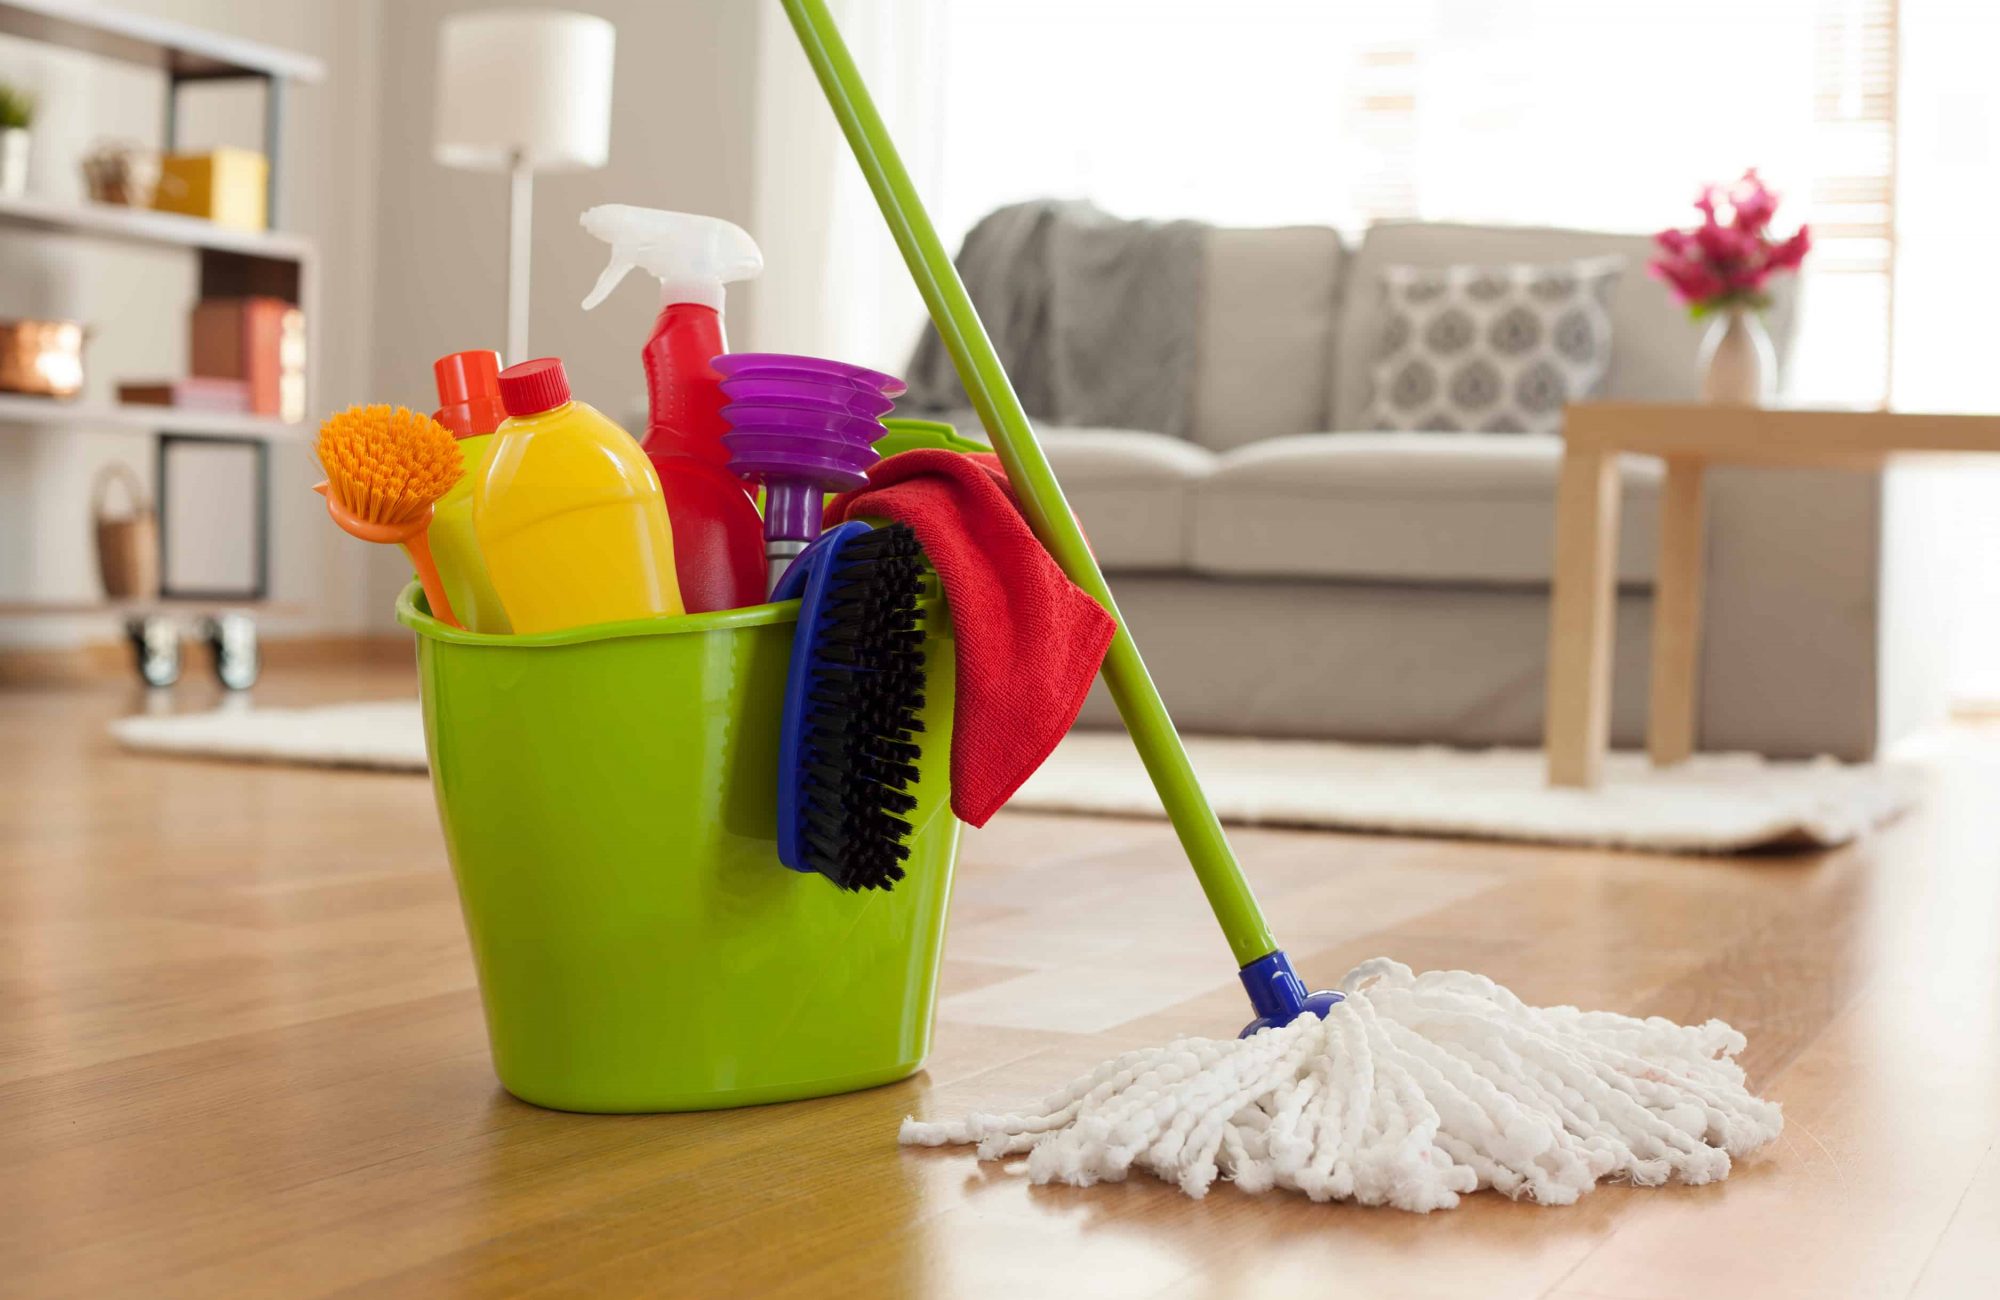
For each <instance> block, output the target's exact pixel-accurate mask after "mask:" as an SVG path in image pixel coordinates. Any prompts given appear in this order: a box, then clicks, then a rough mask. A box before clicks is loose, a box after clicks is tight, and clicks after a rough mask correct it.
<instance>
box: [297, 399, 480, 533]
mask: <svg viewBox="0 0 2000 1300" xmlns="http://www.w3.org/2000/svg"><path fill="white" fill-rule="evenodd" d="M313 451H314V452H315V453H316V454H317V455H318V456H319V463H320V467H321V468H322V469H324V470H325V471H326V481H327V491H329V492H331V493H332V494H333V498H334V500H336V501H338V502H339V503H340V504H341V505H342V506H344V507H346V508H347V509H348V510H349V511H351V512H352V513H353V514H354V516H355V517H356V518H357V519H359V520H361V521H362V522H363V523H370V524H407V523H411V522H413V521H414V520H415V519H416V518H417V517H418V516H419V515H421V514H423V512H424V511H425V510H428V509H429V508H430V507H431V506H432V505H433V504H435V503H436V501H437V499H438V498H439V497H441V496H443V495H444V494H445V493H446V492H449V491H450V490H451V485H452V484H454V483H456V482H458V480H459V478H460V477H461V476H462V475H464V473H465V457H464V455H463V453H461V452H460V451H459V449H458V439H457V438H454V437H453V436H452V434H451V430H449V429H447V428H445V427H444V426H443V425H442V424H439V423H438V422H437V421H436V420H433V419H431V418H430V417H429V416H428V415H419V414H418V413H417V412H415V411H412V410H410V409H408V408H407V407H402V406H350V407H348V408H347V409H346V410H344V411H342V412H340V413H339V414H338V415H331V416H328V417H327V420H326V423H325V424H322V425H320V426H319V440H318V441H317V442H315V443H314V444H313Z"/></svg>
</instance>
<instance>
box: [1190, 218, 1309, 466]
mask: <svg viewBox="0 0 2000 1300" xmlns="http://www.w3.org/2000/svg"><path fill="white" fill-rule="evenodd" d="M1346 260H1347V253H1346V250H1345V248H1344V247H1343V246H1342V244H1341V242H1340V236H1339V235H1338V234H1337V233H1335V232H1334V231H1332V230H1330V229H1328V228H1327V227H1325V226H1293V227H1285V228H1279V229H1271V230H1248V229H1245V230H1229V229H1220V228H1218V229H1212V230H1210V231H1209V232H1208V237H1207V241H1206V243H1205V244H1204V246H1203V266H1202V285H1201V309H1200V319H1199V321H1198V323H1197V327H1196V339H1197V343H1196V346H1197V349H1198V355H1199V360H1198V361H1197V362H1196V365H1195V375H1194V418H1193V420H1192V422H1191V425H1190V433H1191V435H1192V437H1193V439H1194V440H1195V441H1196V442H1199V443H1200V444H1202V445H1203V446H1204V447H1210V448H1213V449H1214V450H1216V451H1227V450H1229V449H1230V448H1231V447H1238V446H1241V445H1243V444H1244V443H1246V442H1255V441H1257V440H1258V439H1260V438H1276V437H1280V436H1282V435H1284V434H1288V433H1309V432H1311V431H1312V430H1314V429H1323V428H1325V427H1326V402H1327V382H1328V378H1329V377H1328V375H1327V365H1326V358H1327V350H1328V349H1329V348H1330V347H1332V345H1333V322H1334V312H1335V306H1336V303H1337V302H1338V299H1339V293H1340V282H1341V268H1342V266H1343V265H1344V264H1345V263H1346Z"/></svg>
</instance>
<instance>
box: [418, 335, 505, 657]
mask: <svg viewBox="0 0 2000 1300" xmlns="http://www.w3.org/2000/svg"><path fill="white" fill-rule="evenodd" d="M431 372H432V374H433V375H435V376H436V378H437V391H438V409H437V413H436V414H434V415H433V416H431V418H432V419H433V420H436V421H437V422H438V423H439V424H441V425H443V426H444V427H445V428H447V429H449V430H451V432H452V435H453V436H454V437H456V438H457V439H458V450H459V453H460V454H461V455H462V456H463V457H464V458H465V475H464V477H462V478H460V479H459V480H458V482H457V483H455V484H453V485H452V488H451V491H449V492H447V493H445V494H444V495H443V496H442V497H440V498H439V499H438V503H437V517H436V518H435V519H433V520H432V521H431V553H432V554H433V555H434V556H436V557H437V566H438V577H439V579H440V580H442V581H443V583H444V589H445V594H446V596H447V597H449V598H450V600H451V608H452V611H453V612H454V613H456V614H457V615H458V618H459V621H460V622H461V623H463V624H464V625H465V626H466V627H468V628H470V629H471V630H472V631H474V632H490V633H496V634H500V635H505V634H506V633H508V632H511V631H513V630H514V629H513V625H512V624H511V623H509V622H508V621H507V611H506V610H505V609H504V608H502V607H501V604H500V596H499V594H498V593H497V592H495V591H494V590H493V579H492V578H491V577H489V576H488V575H487V572H486V557H485V556H484V555H482V554H481V553H480V550H479V537H478V534H476V533H475V532H474V531H473V528H472V488H473V484H475V483H477V482H478V481H479V477H480V475H481V473H482V472H483V471H484V470H485V468H486V456H487V453H488V452H490V451H491V450H492V449H493V432H494V430H496V429H498V428H499V427H500V422H501V421H502V420H504V419H506V418H507V408H506V405H505V404H504V403H502V402H501V400H500V354H499V353H498V352H493V351H490V350H488V351H472V352H453V353H451V354H450V355H449V356H442V357H439V358H438V359H437V360H436V361H435V362H433V363H432V365H431Z"/></svg>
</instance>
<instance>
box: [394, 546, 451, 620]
mask: <svg viewBox="0 0 2000 1300" xmlns="http://www.w3.org/2000/svg"><path fill="white" fill-rule="evenodd" d="M403 553H404V554H405V555H407V556H409V557H410V564H411V565H412V566H413V567H415V569H416V571H417V581H418V582H420V583H422V584H423V586H424V599H425V600H426V601H427V602H429V604H430V607H431V613H433V614H435V615H436V616H437V617H438V618H440V619H442V620H444V621H445V622H446V623H449V624H450V625H451V626H453V627H455V628H458V629H460V630H463V629H464V627H465V624H463V623H461V622H459V621H458V615H456V614H454V613H452V612H451V599H450V597H448V596H446V595H445V594H444V580H443V579H442V578H440V577H438V570H437V561H435V560H433V559H431V530H430V529H429V527H425V528H422V529H420V530H418V531H417V532H414V533H412V534H410V537H409V540H407V541H405V542H404V543H403Z"/></svg>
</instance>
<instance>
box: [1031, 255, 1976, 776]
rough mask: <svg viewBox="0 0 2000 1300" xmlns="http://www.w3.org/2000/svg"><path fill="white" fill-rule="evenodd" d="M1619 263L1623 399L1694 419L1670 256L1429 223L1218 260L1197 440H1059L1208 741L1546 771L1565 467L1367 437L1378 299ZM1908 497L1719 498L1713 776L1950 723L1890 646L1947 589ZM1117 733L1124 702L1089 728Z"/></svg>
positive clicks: (1142, 636)
mask: <svg viewBox="0 0 2000 1300" xmlns="http://www.w3.org/2000/svg"><path fill="white" fill-rule="evenodd" d="M1607 252H1608V253H1621V254H1624V255H1625V256H1626V257H1627V258H1628V259H1629V262H1628V267H1627V270H1626V273H1625V274H1624V276H1623V278H1622V280H1621V283H1620V286H1619V289H1618V292H1617V296H1616V299H1615V301H1614V303H1613V307H1612V316H1613V322H1614V337H1613V345H1612V349H1613V356H1612V364H1611V370H1610V373H1609V376H1608V379H1607V381H1606V395H1607V396H1610V397H1616V398H1630V399H1687V398H1692V397H1693V396H1694V395H1695V392H1696V386H1697V376H1696V351H1697V348H1698V344H1699V330H1698V328H1697V327H1696V326H1695V325H1694V324H1692V323H1690V322H1689V321H1688V320H1687V319H1686V316H1685V314H1684V313H1683V312H1682V311H1681V310H1680V309H1679V308H1678V307H1676V306H1675V305H1674V304H1673V303H1672V302H1671V300H1670V299H1669V298H1668V296H1667V294H1666V293H1665V291H1664V290H1663V289H1662V288H1661V286H1659V285H1658V284H1656V283H1655V282H1654V281H1652V280H1651V279H1650V278H1648V277H1647V276H1646V274H1645V273H1644V261H1645V259H1646V257H1647V255H1648V253H1649V244H1648V241H1647V240H1645V239H1643V238H1639V237H1635V236H1630V235H1608V234H1596V233H1589V232H1582V231H1568V230H1549V229H1527V228H1514V227H1486V226H1466V225H1446V224H1438V223H1414V222H1413V223H1394V224H1384V225H1380V226H1376V227H1375V228H1373V229H1371V230H1370V231H1368V232H1367V234H1366V236H1365V237H1364V238H1363V239H1362V240H1361V241H1360V243H1359V246H1358V247H1356V248H1352V249H1350V248H1348V247H1347V246H1345V245H1344V243H1343V241H1342V240H1341V238H1340V237H1339V236H1338V235H1337V234H1336V233H1335V232H1333V231H1332V230H1328V229H1323V228H1289V229H1271V230H1225V229H1219V230H1214V231H1212V232H1210V234H1209V235H1208V244H1207V249H1206V265H1205V268H1204V280H1203V288H1202V306H1201V320H1200V338H1201V347H1200V359H1199V364H1198V370H1197V373H1196V375H1195V385H1194V394H1195V418H1194V426H1193V429H1192V436H1191V437H1190V438H1188V439H1185V440H1182V439H1174V438H1168V437H1165V436H1162V435H1158V434H1152V433H1144V432H1134V431H1130V430H1118V429H1068V428H1045V429H1044V430H1043V431H1042V432H1043V434H1044V445H1045V446H1046V448H1047V451H1048V455H1049V458H1050V460H1051V461H1052V462H1053V464H1054V465H1055V468H1056V470H1057V473H1058V475H1059V476H1060V478H1061V480H1062V482H1063V484H1064V486H1065V488H1066V490H1067V492H1068V494H1069V498H1070V501H1071V503H1072V505H1073V506H1074V507H1075V509H1076V512H1077V514H1078V516H1079V517H1080V518H1081V519H1082V521H1083V523H1084V527H1085V529H1086V531H1087V532H1088V533H1089V535H1090V538H1091V542H1092V545H1093V546H1094V547H1095V549H1096V551H1097V554H1098V556H1099V558H1100V559H1101V560H1102V562H1103V564H1104V567H1105V569H1106V570H1107V572H1108V573H1109V574H1110V577H1111V582H1112V586H1113V589H1114V591H1115V592H1116V595H1117V597H1118V600H1119V603H1120V605H1121V606H1122V608H1123V610H1124V613H1125V615H1126V617H1127V619H1128V620H1129V621H1130V623H1131V626H1132V628H1133V630H1134V632H1135V633H1136V634H1137V635H1138V637H1139V641H1140V644H1141V646H1142V647H1144V649H1145V652H1146V657H1147V661H1148V664H1149V665H1150V667H1151V669H1152V672H1153V675H1154V677H1155V678H1156V679H1157V681H1158V682H1159V684H1160V688H1161V690H1162V692H1163V693H1164V695H1165V697H1166V699H1167V702H1168V704H1169V705H1170V706H1171V707H1172V709H1173V711H1174V714H1175V716H1176V718H1177V719H1178V720H1179V721H1180V722H1181V724H1182V725H1183V726H1184V727H1186V728H1187V729H1189V730H1191V731H1211V732H1230V733H1243V734H1260V735H1273V736H1324V737H1335V738H1342V739H1353V740H1377V741H1405V742H1409V741H1424V742H1441V743H1447V744H1456V745H1491V744H1507V745H1534V744H1538V743H1539V742H1540V739H1541V720H1542V695H1543V663H1544V657H1545V652H1546V638H1547V634H1548V583H1549V573H1550V557H1551V551H1552V544H1553V537H1552V533H1553V502H1554V494H1555V483H1556V471H1557V465H1558V461H1559V457H1560V452H1561V443H1560V440H1559V439H1558V438H1557V437H1555V436H1553V435H1465V434H1422V433H1416V434H1413V433H1397V434H1379V433H1370V432H1368V431H1367V430H1366V429H1365V428H1363V427H1361V413H1362V411H1363V410H1364V409H1365V408H1366V402H1367V396H1368V395H1367V392H1366V388H1367V365H1368V358H1369V354H1370V349H1371V347H1372V346H1373V340H1374V339H1375V338H1376V336H1377V330H1378V328H1379V325H1378V320H1379V318H1378V314H1377V313H1378V310H1379V291H1378V287H1377V286H1378V285H1379V277H1380V275H1381V272H1382V268H1384V267H1386V266H1390V265H1395V264H1413V265H1434V266H1435V265H1453V264H1478V263H1495V262H1553V261H1562V260H1568V259H1572V258H1577V257H1585V256H1592V255H1596V254H1600V253H1607ZM1792 317H1793V308H1792V304H1791V303H1790V302H1788V301H1787V302H1780V303H1779V304H1778V305H1777V306H1776V308H1775V309H1774V311H1773V313H1772V317H1771V324H1772V326H1773V334H1774V337H1775V339H1776V341H1777V343H1778V345H1779V347H1780V349H1781V352H1782V350H1783V349H1784V348H1785V346H1786V344H1787V342H1788V340H1789V339H1790V337H1791V333H1792V330H1791V322H1792ZM1892 479H1893V471H1892V472H1891V473H1888V474H1876V473H1847V472H1837V471H1825V472H1821V471H1769V470H1729V471H1722V472H1717V473H1716V474H1715V475H1714V476H1713V477H1712V486H1711V493H1710V510H1709V522H1708V528H1709V545H1710V549H1709V557H1710V558H1709V568H1710V572H1709V577H1708V586H1707V608H1706V611H1705V616H1704V617H1705V624H1706V629H1707V640H1706V645H1705V648H1704V651H1703V656H1702V667H1701V682H1700V692H1701V706H1700V724H1699V741H1700V744H1701V745H1702V747H1703V748H1708V749H1751V750H1759V751H1763V752H1765V753H1769V754H1774V755H1786V756H1802V755H1812V754H1821V753H1826V754H1833V755H1838V756H1840V757H1844V758H1865V757H1868V756H1870V755H1872V754H1874V753H1875V752H1876V751H1877V750H1878V749H1879V748H1880V746H1881V745H1882V744H1884V743H1885V742H1886V741H1887V740H1889V739H1891V738H1893V736H1894V735H1896V734H1898V733H1899V732H1901V731H1903V730H1905V729H1907V728H1908V727H1909V726H1911V725H1914V724H1915V723H1916V722H1918V721H1920V720H1922V719H1923V718H1925V717H1927V716H1930V715H1931V714H1933V713H1935V712H1936V711H1937V710H1938V708H1939V707H1940V701H1939V694H1940V688H1939V685H1938V674H1937V672H1936V670H1935V665H1934V664H1932V663H1929V662H1927V658H1928V656H1927V655H1926V653H1925V638H1924V637H1923V636H1922V635H1921V634H1920V633H1912V634H1911V635H1908V636H1905V637H1903V638H1902V639H1901V640H1900V641H1899V640H1897V639H1896V638H1893V637H1891V636H1889V635H1888V630H1889V628H1890V626H1891V620H1889V619H1887V618H1885V609H1887V608H1888V607H1889V605H1890V604H1891V598H1892V594H1893V593H1892V592H1891V587H1892V585H1893V584H1895V583H1896V582H1897V573H1898V571H1910V570H1914V571H1916V572H1917V574H1918V575H1919V576H1920V575H1921V572H1922V568H1923V565H1922V560H1921V557H1920V556H1914V555H1909V554H1906V553H1905V552H1907V551H1908V550H1909V549H1910V548H1909V547H1908V546H1903V545H1899V544H1898V539H1897V537H1896V536H1895V524H1896V521H1897V519H1898V518H1899V517H1902V516H1906V515H1907V514H1908V513H1909V512H1908V511H1900V512H1899V511H1897V510H1894V509H1892V508H1891V504H1890V503H1891V499H1892V498H1893V497H1895V495H1896V492H1895V490H1894V489H1895V484H1894V482H1893V481H1892ZM1659 484H1660V467H1659V465H1658V463H1657V462H1649V461H1645V460H1640V459H1633V460H1631V461H1629V462H1628V463H1627V464H1626V465H1625V467H1624V494H1625V496H1624V501H1625V510H1624V535H1623V547H1622V551H1621V558H1620V580H1621V596H1620V602H1619V610H1618V650H1619V654H1618V659H1617V670H1616V680H1615V684H1614V688H1613V707H1612V730H1613V738H1614V743H1616V744H1620V745H1637V744H1640V743H1641V742H1642V740H1643V735H1644V721H1645V718H1644V710H1645V699H1646V681H1645V674H1646V644H1647V630H1648V622H1647V620H1648V616H1649V613H1650V604H1651V597H1650V587H1651V581H1652V570H1653V559H1654V557H1653V546H1654V529H1655V525H1656V519H1657V509H1656V505H1657V495H1658V491H1659ZM1892 560H1893V561H1895V562H1894V563H1892ZM1920 586H1921V583H1920V582H1913V583H1911V584H1909V590H1906V591H1904V592H1903V593H1902V594H1901V595H1900V596H1896V597H1895V603H1896V607H1897V609H1898V611H1899V612H1903V613H1909V614H1912V615H1914V614H1915V612H1916V606H1917V605H1919V604H1921V603H1922V601H1921V599H1919V598H1918V595H1917V593H1916V588H1918V587H1920ZM1899 621H1900V622H1901V623H1902V624H1909V620H1908V619H1902V620H1899ZM1113 721H1115V712H1114V711H1113V709H1112V706H1111V704H1110V701H1109V699H1108V698H1107V697H1106V696H1105V695H1104V692H1103V689H1102V686H1101V684H1100V686H1099V688H1098V690H1097V691H1096V692H1095V693H1094V694H1093V696H1092V698H1091V700H1090V702H1089V703H1088V705H1087V706H1086V707H1085V710H1084V716H1083V722H1084V723H1085V724H1086V725H1089V724H1107V725H1108V724H1110V723H1112V722H1113Z"/></svg>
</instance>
